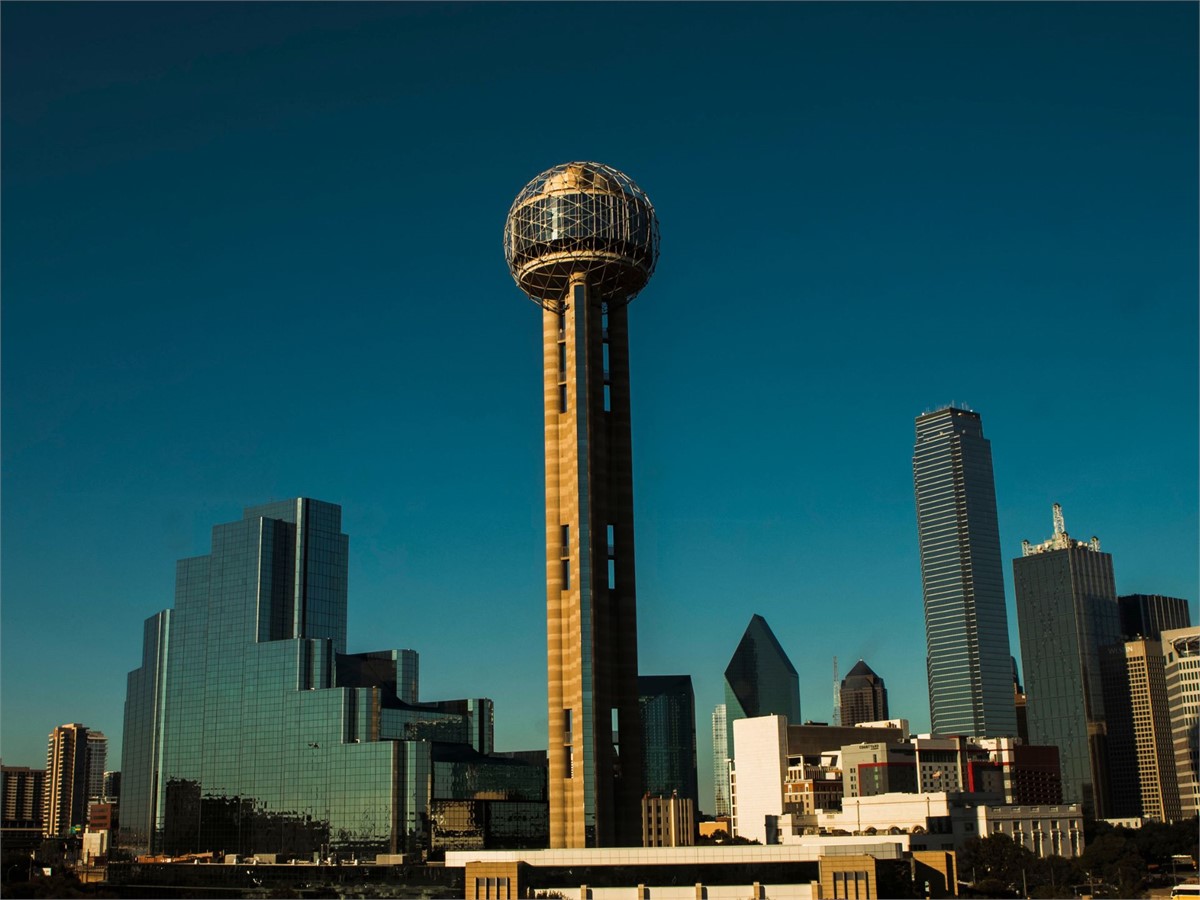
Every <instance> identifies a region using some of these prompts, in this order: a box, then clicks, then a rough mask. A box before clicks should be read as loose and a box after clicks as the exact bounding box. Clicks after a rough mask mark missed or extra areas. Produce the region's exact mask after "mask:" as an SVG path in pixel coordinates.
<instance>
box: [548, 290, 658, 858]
mask: <svg viewBox="0 0 1200 900" xmlns="http://www.w3.org/2000/svg"><path fill="white" fill-rule="evenodd" d="M627 322H628V319H627V307H626V306H625V305H624V304H620V305H617V304H614V305H613V306H612V307H611V308H610V307H609V306H608V305H606V304H603V303H602V301H601V299H600V298H599V297H598V296H596V294H595V292H594V291H593V290H592V289H591V288H589V285H588V283H587V281H586V279H585V278H584V277H583V276H577V277H575V278H573V279H572V281H571V284H570V287H569V291H568V295H567V300H566V303H565V304H564V307H563V308H562V309H561V310H555V309H547V310H544V312H543V315H542V326H543V346H542V350H543V359H544V369H545V371H544V385H545V413H546V627H547V637H548V682H549V744H548V747H549V762H550V846H551V847H556V848H557V847H606V846H638V845H640V844H641V797H642V785H641V779H642V760H641V752H642V751H641V744H642V742H641V719H640V713H639V708H638V682H637V675H638V662H637V609H636V597H635V591H634V564H633V456H632V442H631V438H630V414H629V338H628V325H627Z"/></svg>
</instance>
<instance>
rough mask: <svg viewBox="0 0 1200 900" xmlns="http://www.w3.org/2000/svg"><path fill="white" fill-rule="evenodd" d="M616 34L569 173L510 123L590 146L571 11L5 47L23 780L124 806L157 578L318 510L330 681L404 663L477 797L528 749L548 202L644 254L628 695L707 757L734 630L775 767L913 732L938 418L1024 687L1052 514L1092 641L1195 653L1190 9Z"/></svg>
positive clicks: (707, 9)
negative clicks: (312, 500) (924, 440)
mask: <svg viewBox="0 0 1200 900" xmlns="http://www.w3.org/2000/svg"><path fill="white" fill-rule="evenodd" d="M618 10H619V13H618V12H617V11H618ZM608 15H609V16H610V17H617V18H613V19H612V20H613V21H614V22H616V21H620V22H621V23H622V25H623V26H624V27H622V28H619V29H616V33H614V34H612V35H609V36H608V37H607V38H606V43H605V46H604V49H603V51H602V53H601V56H600V58H598V59H597V64H608V63H611V69H610V71H609V74H608V75H607V76H606V78H607V80H606V82H605V86H606V88H607V90H608V91H610V92H612V95H613V96H615V95H616V94H617V93H618V92H619V91H624V92H626V95H627V96H633V97H639V98H642V100H643V102H642V103H641V104H640V105H639V104H637V103H631V104H629V106H628V108H627V109H626V110H625V112H626V115H627V116H628V119H629V120H628V122H627V123H626V127H625V128H624V129H617V128H613V127H612V126H611V123H610V121H609V120H608V119H607V118H605V117H604V116H601V115H597V116H596V117H595V118H594V119H590V118H587V117H581V118H577V119H573V120H571V121H569V122H564V123H563V126H562V128H561V130H559V131H553V130H547V129H546V128H539V129H530V128H528V122H523V121H516V120H515V118H514V117H513V114H512V111H511V98H512V97H514V96H521V95H522V93H521V92H523V91H527V90H528V89H529V86H530V85H531V84H535V85H537V86H538V90H540V91H543V92H544V93H546V94H547V95H548V99H550V100H556V101H559V102H562V103H563V104H564V105H569V104H570V103H573V102H578V98H577V96H576V93H577V92H576V88H575V87H573V86H572V85H571V83H570V79H563V78H562V77H561V71H560V67H559V66H557V65H556V64H554V63H553V62H552V61H549V60H546V59H543V58H541V57H537V56H535V55H534V54H530V53H528V52H527V47H528V46H529V45H531V44H539V43H540V42H551V41H553V40H554V36H555V35H557V34H561V33H572V32H573V31H577V30H578V29H580V28H584V27H586V24H587V22H588V21H590V17H589V13H588V12H587V10H584V9H578V8H572V7H566V6H555V5H543V6H539V7H536V8H535V7H523V6H502V5H489V6H472V5H457V6H445V7H437V6H425V5H405V6H391V5H383V4H379V5H371V6H366V7H363V6H355V7H331V6H321V5H312V6H307V7H303V8H297V7H291V6H283V5H271V6H263V7H251V6H240V5H228V6H206V7H195V6H188V7H182V8H172V7H168V6H166V5H157V4H155V5H145V6H142V7H127V6H119V7H118V6H106V5H84V6H54V7H53V8H51V7H48V6H43V5H37V4H6V5H5V7H4V9H3V23H4V26H5V27H4V29H3V38H2V39H3V63H2V65H3V75H4V78H3V81H2V90H3V104H2V105H3V126H4V128H3V135H4V147H3V149H4V171H3V190H4V197H5V203H4V207H3V225H4V226H5V227H4V244H3V248H2V249H3V263H4V266H3V268H4V273H5V274H4V304H3V310H2V315H3V325H4V328H3V354H2V361H0V365H2V374H3V392H4V396H3V400H4V402H3V436H4V442H3V502H4V507H3V516H4V523H5V525H6V527H5V529H4V547H3V571H4V606H3V624H4V628H3V632H2V635H3V636H2V640H3V654H2V655H3V663H2V665H3V697H2V708H3V726H4V727H3V729H2V740H3V745H2V747H0V752H2V754H3V758H4V761H5V763H6V764H8V765H25V766H35V767H36V766H40V765H41V764H42V761H43V759H44V753H45V737H46V734H47V733H48V732H49V731H50V730H51V729H52V728H54V727H55V726H57V725H59V724H61V723H63V722H71V721H80V722H86V723H88V724H89V727H95V728H96V729H97V730H100V731H103V732H104V733H105V734H107V735H108V737H109V744H110V747H109V756H110V759H117V758H120V751H121V740H122V737H121V733H120V732H121V722H122V713H121V702H122V700H123V695H124V686H125V674H126V672H127V671H128V670H129V668H130V667H132V666H133V665H135V664H136V661H137V660H138V659H140V658H141V650H140V644H139V637H140V633H141V632H140V629H141V623H143V622H144V621H145V620H146V618H147V617H149V616H152V615H154V614H155V613H156V612H157V611H158V610H160V609H162V608H164V607H165V606H168V605H170V600H171V597H172V592H173V584H172V579H173V574H174V561H175V560H176V559H177V558H179V557H186V556H195V555H199V554H202V553H204V552H206V547H207V539H208V531H209V528H210V526H211V524H212V523H213V522H225V521H231V520H234V519H236V518H237V517H238V516H239V515H240V512H241V510H242V508H243V507H245V506H248V505H253V504H260V503H267V502H269V501H270V500H272V499H273V498H284V497H288V496H300V495H304V496H311V497H320V498H322V499H325V500H328V501H330V502H334V503H337V504H340V505H341V506H342V507H343V509H344V510H345V519H346V531H347V532H348V533H349V534H351V535H353V538H354V543H353V544H352V546H351V551H350V594H351V613H350V618H349V621H348V626H347V627H348V632H347V649H349V650H350V651H351V652H356V651H361V650H368V649H371V648H372V647H375V646H399V647H411V648H413V649H415V650H417V651H418V652H420V653H422V654H423V656H422V662H423V667H422V668H423V670H422V680H423V686H427V688H428V693H429V694H430V695H437V696H476V695H478V694H480V693H488V694H491V695H494V696H493V699H494V700H495V701H496V745H497V748H498V749H502V750H512V749H525V748H527V747H533V746H540V745H542V744H543V743H544V742H545V734H546V719H545V714H546V713H545V703H544V698H545V695H544V694H543V693H542V691H544V690H545V645H544V643H543V636H544V615H545V605H544V604H545V595H544V558H543V545H544V521H543V509H542V502H543V491H542V486H541V482H542V475H543V473H542V446H541V445H542V440H541V438H542V427H541V421H540V420H541V416H542V409H541V408H540V405H539V403H538V402H537V397H538V381H539V375H540V372H539V366H538V351H537V347H538V334H537V329H536V326H534V327H532V328H531V323H530V320H529V316H528V313H529V312H530V311H529V309H528V308H523V307H522V306H521V303H522V302H523V298H522V297H521V296H520V294H519V292H518V291H517V290H516V288H514V287H513V285H512V283H511V280H510V279H509V276H508V273H507V272H506V271H505V268H504V265H503V261H502V259H500V256H499V253H498V249H499V246H498V245H499V232H500V227H501V225H502V222H503V215H504V211H505V210H506V209H507V208H508V204H509V203H510V201H511V199H512V197H513V195H514V194H515V192H516V191H518V190H519V189H520V187H521V185H522V184H524V183H525V182H526V180H527V179H528V177H529V175H530V174H531V173H532V172H536V171H539V170H540V169H543V168H545V167H547V166H550V165H553V164H556V163H559V162H562V161H563V160H568V159H599V160H602V161H604V162H608V163H611V164H613V165H615V166H617V167H618V168H620V169H622V170H624V171H628V172H629V173H631V174H632V175H634V177H635V178H636V179H637V180H638V182H639V184H641V185H642V186H643V187H644V188H645V189H646V191H647V192H648V193H649V194H650V196H651V197H653V199H654V202H655V206H656V208H657V210H658V212H659V215H660V218H661V219H662V220H663V223H664V229H663V233H664V239H665V241H666V243H665V244H664V252H663V260H662V264H661V265H660V267H659V270H658V272H657V274H656V275H655V284H654V288H653V290H652V291H650V292H648V293H647V295H646V296H645V297H644V298H642V299H640V300H639V301H638V302H637V303H635V304H634V305H633V306H632V307H631V311H630V317H631V325H630V344H631V357H632V359H633V361H634V362H633V367H634V371H633V375H632V378H633V384H634V387H633V395H632V398H631V413H632V419H633V429H632V430H633V442H634V449H633V457H634V481H635V482H636V485H637V489H636V492H635V495H634V501H635V506H636V511H635V518H636V523H637V547H636V555H637V561H638V601H639V602H638V614H639V615H638V618H639V661H640V665H639V670H640V672H641V673H642V674H646V675H655V674H669V673H677V672H678V673H688V674H691V676H692V678H693V683H694V685H695V694H696V706H697V717H698V720H699V721H700V722H701V723H704V722H706V721H707V719H708V717H709V713H710V712H711V710H712V708H713V706H714V705H715V704H717V703H719V702H721V701H722V699H723V696H722V686H721V679H722V672H723V666H724V663H725V662H726V661H727V660H728V659H729V656H730V654H731V653H732V652H733V651H734V649H735V648H736V644H737V639H738V636H739V635H740V634H741V631H742V629H743V628H744V626H745V621H746V619H747V618H748V617H749V616H750V615H751V614H753V613H761V614H762V615H763V616H764V617H765V618H766V619H767V620H768V621H769V622H770V623H771V625H772V628H773V630H774V631H775V633H776V635H777V636H778V638H779V641H780V643H781V645H782V646H783V648H784V650H785V651H786V652H787V654H788V656H789V657H790V658H791V659H792V660H793V662H794V663H795V665H796V668H797V670H798V673H799V678H800V693H801V695H802V697H803V700H804V703H803V711H804V715H805V716H806V717H807V718H812V719H815V720H828V719H829V717H830V715H831V709H832V699H833V698H832V692H831V690H830V678H829V673H830V663H831V660H832V657H833V656H834V655H837V656H839V657H841V658H842V659H858V658H860V657H861V658H865V659H869V660H871V664H872V666H873V667H874V668H875V669H876V670H877V671H879V672H882V673H885V675H886V678H887V684H888V693H889V705H890V707H891V711H892V714H893V715H895V716H903V717H906V718H909V719H910V720H911V721H912V723H913V727H914V730H917V731H923V730H927V728H928V712H927V697H926V683H925V673H924V660H923V653H920V652H914V648H915V647H920V646H921V645H922V643H923V619H922V612H921V586H920V569H919V561H918V556H917V537H916V528H915V524H914V523H915V516H914V509H913V500H912V481H911V469H910V464H911V451H912V444H911V429H912V420H913V417H914V416H916V415H918V414H920V413H921V412H923V411H928V410H932V409H935V408H938V407H940V406H943V405H945V404H946V403H949V402H952V401H954V402H958V403H959V404H964V403H965V404H968V405H969V406H970V407H971V408H972V409H975V410H977V411H979V412H980V413H981V414H982V415H983V416H984V418H986V420H987V434H988V438H989V440H990V441H991V443H992V453H993V458H994V466H995V481H996V494H997V503H998V519H999V526H1000V542H1001V555H1002V560H1003V565H1004V569H1005V575H1004V577H1005V582H1006V595H1007V602H1008V604H1009V605H1008V613H1009V615H1008V624H1009V636H1010V644H1011V645H1012V648H1013V652H1014V655H1015V656H1016V657H1017V659H1018V661H1019V662H1020V661H1021V660H1022V655H1021V652H1020V646H1019V643H1018V641H1017V639H1016V621H1015V620H1016V616H1015V607H1014V605H1013V602H1014V601H1013V587H1012V580H1011V571H1010V569H1011V562H1010V561H1011V560H1012V559H1014V558H1016V557H1019V556H1020V553H1021V541H1022V540H1023V539H1025V538H1032V539H1037V538H1039V537H1040V536H1041V535H1043V533H1044V532H1045V529H1046V511H1047V509H1048V508H1049V505H1050V503H1052V502H1060V503H1062V504H1063V505H1064V506H1065V507H1066V508H1067V509H1068V510H1069V512H1070V515H1071V517H1072V520H1073V521H1077V522H1080V523H1085V522H1086V523H1087V528H1088V529H1089V531H1088V533H1089V534H1090V533H1091V532H1092V531H1094V532H1096V533H1098V534H1101V535H1103V536H1104V546H1105V550H1106V551H1108V552H1111V553H1112V554H1113V559H1114V569H1115V580H1116V589H1117V591H1118V593H1119V594H1122V595H1126V594H1134V593H1144V594H1161V595H1164V596H1170V597H1183V598H1186V599H1188V601H1189V602H1190V603H1191V608H1192V609H1193V611H1194V610H1195V609H1196V600H1197V597H1198V595H1200V590H1198V587H1197V551H1196V547H1197V544H1198V542H1200V541H1198V535H1197V516H1196V502H1195V501H1196V494H1197V489H1196V488H1197V475H1196V465H1195V462H1196V456H1197V452H1196V451H1197V443H1196V408H1197V391H1196V379H1195V371H1196V367H1197V352H1196V334H1197V314H1196V305H1195V296H1196V293H1197V291H1196V250H1195V248H1196V244H1197V229H1196V216H1195V204H1194V197H1195V196H1196V193H1197V191H1196V186H1197V185H1196V165H1195V163H1196V158H1195V157H1196V152H1195V147H1196V123H1195V115H1194V112H1195V108H1196V105H1197V104H1196V49H1195V46H1194V40H1192V36H1193V35H1194V34H1195V31H1196V10H1195V8H1194V7H1191V6H1186V5H1175V4H1152V5H1147V6H1137V5H1130V4H1119V3H1118V4H1075V5H1071V6H1057V5H1041V4H1020V5H1008V4H996V5H985V6H979V7H973V6H969V5H961V4H953V3H952V4H937V5H933V4H931V5H916V6H914V5H887V6H861V5H856V4H837V5H825V4H812V5H807V4H798V5H768V6H761V7H754V8H752V9H751V10H750V11H747V10H745V9H739V8H734V7H729V6H725V5H721V4H712V5H706V6H700V7H681V6H661V5H654V4H648V5H644V6H643V5H637V6H634V5H629V6H622V7H613V8H609V11H608ZM681 29H682V30H681ZM684 31H686V32H687V33H689V34H693V35H696V36H697V37H698V39H700V40H707V41H709V42H710V44H711V45H712V46H714V47H717V48H719V49H720V51H721V52H720V54H719V57H720V60H721V62H720V64H717V65H712V64H710V63H706V62H703V61H702V60H699V59H696V58H695V57H696V56H697V55H696V54H693V53H691V52H690V51H687V50H685V48H682V47H680V46H679V45H678V36H679V34H681V33H683V32H684ZM98 37H99V38H101V39H99V40H98V39H97V38H98ZM514 48H526V49H514ZM631 58H633V59H639V60H641V61H642V63H643V65H641V66H640V67H631V66H629V65H628V63H627V62H624V61H625V60H628V59H631ZM65 61H69V64H66V63H65ZM481 147H487V148H488V149H487V150H486V151H483V150H481ZM450 237H453V240H452V241H451V240H449V238H450ZM749 274H753V276H754V277H752V278H751V277H748V275H749ZM447 276H449V278H448V277H447ZM526 305H527V302H526ZM448 363H449V364H448ZM297 384H300V385H301V387H297ZM1068 398H1069V399H1068ZM864 419H865V420H866V421H869V422H870V424H871V425H872V428H871V429H870V430H866V429H863V427H862V426H863V423H864ZM429 610H435V611H437V612H438V615H430V614H429V612H428V611H429ZM822 611H825V612H827V614H826V615H825V616H824V617H823V621H822V623H821V627H820V628H819V629H815V628H813V621H814V619H813V616H814V615H815V614H817V613H819V612H822ZM839 611H853V612H852V614H850V615H846V616H838V615H836V613H838V612H839ZM1198 618H1200V616H1196V615H1195V613H1194V612H1193V621H1195V620H1196V619H1198ZM530 636H533V637H530ZM497 643H500V644H501V645H503V646H505V647H506V650H509V651H511V650H512V649H513V648H519V650H520V652H517V653H512V652H508V653H506V656H505V658H504V660H503V663H502V667H503V675H502V676H500V675H498V674H497V673H498V669H497V666H500V665H501V663H500V662H499V661H498V660H497V658H496V655H495V654H494V652H493V649H492V648H494V646H495V645H496V644H497ZM450 648H454V649H455V650H456V651H457V652H456V653H454V654H450V653H443V652H441V651H445V650H448V649H450ZM75 658H79V659H86V660H87V669H86V677H84V675H83V671H82V670H81V669H76V668H75V667H71V666H67V665H58V666H52V667H47V666H46V663H45V661H46V660H47V659H62V660H66V659H75ZM48 669H49V670H48ZM1021 675H1022V680H1023V681H1026V683H1027V678H1026V673H1025V669H1024V665H1023V664H1022V666H1021ZM702 734H703V729H702ZM709 744H710V742H709V741H705V740H703V739H701V740H699V741H698V747H699V753H700V761H699V768H700V771H701V773H702V775H701V803H700V807H701V809H704V810H709V809H711V784H708V778H707V777H706V775H707V774H708V773H711V772H712V763H711V757H710V755H709V754H711V748H710V747H709ZM39 745H40V746H39Z"/></svg>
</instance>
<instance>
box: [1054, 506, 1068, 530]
mask: <svg viewBox="0 0 1200 900" xmlns="http://www.w3.org/2000/svg"><path fill="white" fill-rule="evenodd" d="M1066 533H1067V527H1066V525H1065V524H1064V523H1063V514H1062V506H1061V504H1058V503H1055V504H1054V536H1055V537H1058V536H1059V535H1062V534H1066Z"/></svg>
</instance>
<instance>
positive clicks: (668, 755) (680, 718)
mask: <svg viewBox="0 0 1200 900" xmlns="http://www.w3.org/2000/svg"><path fill="white" fill-rule="evenodd" d="M638 694H639V703H640V706H641V710H642V772H643V779H644V783H645V790H646V793H647V794H648V795H649V796H651V797H670V796H671V795H672V794H677V795H678V796H679V797H681V798H684V799H687V800H691V801H692V809H693V810H696V809H699V808H700V796H699V794H700V791H699V786H698V781H699V779H698V775H697V772H696V695H695V692H694V691H693V689H692V676H690V675H640V676H638Z"/></svg>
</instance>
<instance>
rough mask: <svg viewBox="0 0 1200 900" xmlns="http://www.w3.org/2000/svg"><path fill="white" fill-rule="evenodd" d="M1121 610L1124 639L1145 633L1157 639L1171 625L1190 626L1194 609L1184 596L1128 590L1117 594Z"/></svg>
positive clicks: (1144, 636)
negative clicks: (1192, 609) (1130, 592)
mask: <svg viewBox="0 0 1200 900" xmlns="http://www.w3.org/2000/svg"><path fill="white" fill-rule="evenodd" d="M1117 608H1118V609H1119V611H1120V614H1121V633H1122V634H1123V635H1124V636H1125V640H1127V641H1131V640H1133V639H1134V638H1137V637H1143V638H1145V639H1146V640H1148V641H1157V640H1160V639H1161V638H1162V633H1163V632H1164V631H1167V630H1169V629H1172V628H1191V627H1192V613H1191V610H1189V609H1188V602H1187V601H1186V600H1184V599H1182V598H1181V597H1164V596H1162V595H1161V594H1126V595H1125V596H1124V597H1118V598H1117Z"/></svg>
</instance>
